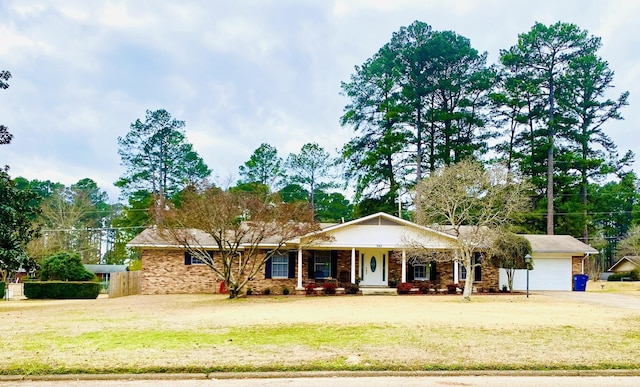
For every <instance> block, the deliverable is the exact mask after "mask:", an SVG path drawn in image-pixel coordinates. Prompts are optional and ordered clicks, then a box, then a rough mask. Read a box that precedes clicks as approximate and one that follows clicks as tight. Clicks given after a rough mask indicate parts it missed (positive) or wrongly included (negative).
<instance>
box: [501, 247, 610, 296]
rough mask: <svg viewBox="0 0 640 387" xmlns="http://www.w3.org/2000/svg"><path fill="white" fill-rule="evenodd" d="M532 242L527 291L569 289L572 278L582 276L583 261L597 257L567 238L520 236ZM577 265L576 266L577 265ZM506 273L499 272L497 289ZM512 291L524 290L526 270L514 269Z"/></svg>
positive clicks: (589, 250) (502, 270)
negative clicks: (531, 263) (576, 275)
mask: <svg viewBox="0 0 640 387" xmlns="http://www.w3.org/2000/svg"><path fill="white" fill-rule="evenodd" d="M523 237H525V238H527V240H529V242H530V243H531V248H532V253H531V256H532V257H533V270H530V271H529V290H572V288H573V275H574V274H583V273H584V267H583V266H582V260H583V258H586V257H587V256H589V255H593V254H598V251H597V250H595V249H594V248H593V247H591V246H589V245H587V244H584V243H582V242H580V241H579V240H577V239H575V238H573V237H572V236H569V235H523ZM576 263H577V264H576ZM506 283H507V274H506V272H505V270H504V269H500V287H501V288H502V286H503V285H504V284H506ZM513 289H514V290H520V291H524V290H526V289H527V271H526V270H516V273H515V275H514V277H513Z"/></svg>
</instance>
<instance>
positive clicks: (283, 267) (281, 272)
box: [271, 254, 289, 278]
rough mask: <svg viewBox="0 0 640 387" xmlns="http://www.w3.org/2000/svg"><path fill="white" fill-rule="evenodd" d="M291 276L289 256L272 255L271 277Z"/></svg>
mask: <svg viewBox="0 0 640 387" xmlns="http://www.w3.org/2000/svg"><path fill="white" fill-rule="evenodd" d="M288 277H289V257H288V256H286V255H279V254H277V255H274V256H273V257H271V278H288Z"/></svg>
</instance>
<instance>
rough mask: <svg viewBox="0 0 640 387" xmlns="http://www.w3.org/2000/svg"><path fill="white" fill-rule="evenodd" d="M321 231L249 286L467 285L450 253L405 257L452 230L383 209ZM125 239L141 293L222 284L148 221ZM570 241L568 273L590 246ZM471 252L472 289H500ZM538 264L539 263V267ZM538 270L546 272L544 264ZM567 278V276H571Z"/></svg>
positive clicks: (450, 243)
mask: <svg viewBox="0 0 640 387" xmlns="http://www.w3.org/2000/svg"><path fill="white" fill-rule="evenodd" d="M320 232H322V233H325V234H326V235H329V236H330V237H331V238H324V239H320V240H318V241H315V242H314V241H313V238H311V237H309V236H301V237H299V238H296V239H294V240H291V241H287V243H286V244H285V249H283V250H282V251H283V254H282V255H278V256H274V257H273V258H271V259H269V260H267V262H266V263H265V265H264V267H263V268H262V270H261V272H259V273H258V274H257V276H256V277H255V278H254V279H253V280H252V281H251V282H250V283H249V284H248V288H251V289H252V290H253V291H254V292H257V293H263V292H264V291H265V289H269V291H270V292H271V293H272V294H281V293H282V292H283V291H284V289H285V288H286V289H288V291H289V292H294V291H295V290H298V291H301V290H302V289H304V287H305V286H306V285H307V284H309V283H315V284H321V283H323V282H325V281H327V280H336V281H337V282H339V284H340V285H343V286H344V285H348V284H350V283H360V286H361V287H367V286H369V287H388V286H392V285H393V284H394V283H399V282H415V283H420V282H427V281H428V282H429V284H430V285H431V287H432V288H434V289H442V288H445V287H446V286H447V285H448V284H452V283H457V284H459V286H460V287H462V286H464V282H465V277H466V271H465V270H464V267H463V266H462V265H461V264H459V263H457V262H454V261H438V262H418V261H415V262H414V261H413V260H412V259H411V258H410V255H411V250H412V249H415V248H416V247H415V246H416V244H415V243H413V242H412V241H416V240H419V242H420V246H422V248H424V249H426V250H433V251H438V252H440V253H443V252H444V254H447V252H452V251H453V249H454V248H455V243H454V242H455V237H453V236H451V235H448V234H445V233H442V232H438V231H436V230H432V229H429V228H426V227H423V226H419V225H417V224H414V223H412V222H409V221H406V220H402V219H399V218H396V217H393V216H391V215H388V214H383V213H379V214H374V215H370V216H367V217H364V218H360V219H356V220H354V221H351V222H346V223H342V224H337V225H331V226H328V227H326V228H324V229H322V230H321V231H320ZM540 237H541V236H535V237H533V238H532V241H533V242H532V246H533V247H534V251H533V255H534V257H535V256H536V248H537V249H540V250H544V245H541V242H540V241H545V240H547V238H540ZM542 237H544V236H542ZM552 237H553V236H552ZM569 238H570V237H569ZM556 239H557V238H556ZM556 239H554V240H556ZM534 242H535V243H534ZM576 242H578V243H581V242H579V241H577V240H576ZM572 243H573V242H572ZM129 246H130V247H137V248H140V249H141V250H142V284H141V287H142V293H143V294H169V293H217V292H219V291H220V279H218V278H216V275H215V273H214V272H213V271H212V270H211V269H210V268H209V267H208V266H207V265H205V264H202V263H201V262H196V261H195V260H190V259H189V257H188V255H189V254H188V253H187V252H185V251H184V250H183V249H180V248H179V246H171V244H170V243H167V242H166V241H159V240H158V237H157V235H154V230H153V229H148V230H145V231H144V232H143V233H142V234H140V235H139V236H137V237H136V238H134V239H133V240H132V241H131V242H130V243H129ZM541 246H542V247H541ZM571 248H572V249H573V250H575V253H572V254H569V255H568V256H567V258H568V261H567V263H568V266H569V267H570V271H571V274H576V273H580V272H581V270H582V260H583V259H584V257H585V256H586V255H587V254H585V250H586V251H588V252H592V251H593V249H591V250H589V249H590V248H589V246H587V245H584V244H583V245H582V246H581V245H578V244H576V245H575V246H572V247H571ZM212 254H213V262H214V264H215V262H216V254H217V253H216V252H215V251H212ZM451 255H452V256H453V254H451ZM547 255H549V254H548V253H547ZM261 257H262V256H260V258H258V259H261ZM476 259H477V260H478V261H477V262H478V265H479V266H478V267H477V270H476V273H475V280H474V289H475V290H476V291H479V292H494V291H498V290H500V287H501V285H502V280H501V269H499V268H498V267H495V266H493V265H492V264H491V262H490V261H491V260H489V259H482V254H481V253H478V254H477V257H476ZM563 259H564V258H563ZM543 266H544V265H542V264H541V265H540V267H541V268H542V267H543ZM536 274H537V275H544V273H543V272H542V269H541V270H539V271H538V272H537V273H536ZM569 276H570V274H569V275H567V276H565V277H569ZM567 279H568V281H569V284H570V283H571V278H567ZM562 286H564V287H566V286H567V285H562ZM568 286H570V285H568Z"/></svg>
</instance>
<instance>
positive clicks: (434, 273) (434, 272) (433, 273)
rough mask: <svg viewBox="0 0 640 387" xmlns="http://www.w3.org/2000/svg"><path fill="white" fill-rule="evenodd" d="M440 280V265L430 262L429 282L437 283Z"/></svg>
mask: <svg viewBox="0 0 640 387" xmlns="http://www.w3.org/2000/svg"><path fill="white" fill-rule="evenodd" d="M437 278H438V265H437V264H436V262H435V261H431V262H429V280H430V281H435V280H436V279H437Z"/></svg>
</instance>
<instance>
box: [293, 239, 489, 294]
mask: <svg viewBox="0 0 640 387" xmlns="http://www.w3.org/2000/svg"><path fill="white" fill-rule="evenodd" d="M296 255H297V261H296V263H297V264H296V266H297V267H296V288H295V289H296V291H304V290H305V287H306V286H308V285H310V284H312V285H313V284H315V285H316V286H315V287H316V288H321V287H322V286H323V284H324V283H325V282H335V283H336V285H337V287H338V288H345V287H348V286H349V285H351V284H357V285H359V287H360V289H361V290H363V293H394V292H395V291H396V287H397V286H398V284H403V283H405V284H406V283H409V284H411V287H412V289H413V292H420V293H422V294H443V293H456V291H453V292H452V291H451V290H449V289H448V287H449V286H450V285H457V288H458V290H457V292H461V289H462V288H464V283H465V278H466V270H464V268H463V267H462V265H461V264H459V263H458V262H454V261H443V262H435V261H431V262H420V261H414V260H412V259H410V258H409V256H408V252H407V250H405V249H400V250H389V249H385V248H378V249H371V248H368V249H357V248H351V249H348V250H347V249H343V250H298V251H297V254H296ZM498 277H499V272H498V269H497V268H496V267H493V266H492V265H491V264H490V262H488V260H483V261H482V263H481V266H480V267H478V268H476V271H475V279H474V286H473V292H474V293H496V292H498V291H499V290H500V289H499V288H498ZM405 286H406V285H405ZM385 289H388V291H387V290H385Z"/></svg>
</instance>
